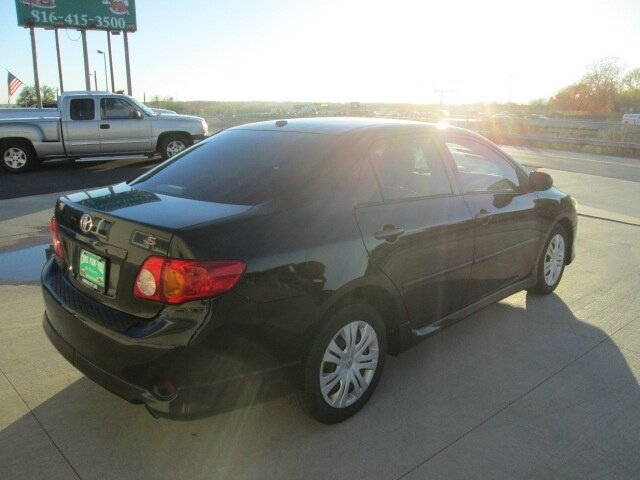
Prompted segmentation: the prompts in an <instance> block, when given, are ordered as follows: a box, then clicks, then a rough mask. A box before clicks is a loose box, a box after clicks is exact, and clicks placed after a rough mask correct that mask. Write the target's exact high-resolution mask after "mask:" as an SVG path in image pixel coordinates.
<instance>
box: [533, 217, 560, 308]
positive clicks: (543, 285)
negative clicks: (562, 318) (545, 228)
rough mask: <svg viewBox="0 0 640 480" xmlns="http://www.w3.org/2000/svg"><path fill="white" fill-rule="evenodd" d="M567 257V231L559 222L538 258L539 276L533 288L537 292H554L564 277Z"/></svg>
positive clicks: (544, 293)
mask: <svg viewBox="0 0 640 480" xmlns="http://www.w3.org/2000/svg"><path fill="white" fill-rule="evenodd" d="M566 258H567V233H566V232H565V229H564V228H563V227H562V225H560V224H557V225H556V226H555V227H553V230H551V234H549V238H548V239H547V243H546V244H545V246H544V250H543V253H542V255H541V257H540V259H539V260H538V278H537V283H536V285H535V286H534V287H533V288H532V289H531V290H532V291H533V292H535V293H540V294H543V295H546V294H548V293H551V292H553V291H554V290H555V289H556V287H557V286H558V284H559V283H560V279H561V278H562V274H563V273H564V266H565V262H566Z"/></svg>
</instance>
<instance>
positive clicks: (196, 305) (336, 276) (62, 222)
mask: <svg viewBox="0 0 640 480" xmlns="http://www.w3.org/2000/svg"><path fill="white" fill-rule="evenodd" d="M576 225H577V219H576V211H575V202H574V201H573V200H572V198H571V197H570V196H569V195H566V194H564V193H562V192H560V191H558V190H557V189H555V188H554V187H553V186H552V180H551V177H550V176H549V175H547V174H545V173H542V172H529V171H528V170H527V169H526V168H524V167H522V166H520V165H519V164H518V163H517V162H515V161H514V160H513V159H511V158H510V157H509V156H508V155H506V154H505V153H504V152H502V151H501V150H500V149H499V148H498V147H496V146H495V145H493V144H492V143H490V142H489V141H488V140H486V139H484V138H483V137H481V136H479V135H477V134H475V133H473V132H469V131H466V130H462V129H458V128H452V127H437V126H434V125H429V124H424V123H419V122H409V121H391V120H380V119H375V120H374V119H312V120H308V119H299V120H280V121H277V122H262V123H256V124H251V125H244V126H241V127H237V128H233V129H230V130H226V131H223V132H221V133H219V134H217V135H215V136H213V137H212V138H210V139H208V140H207V141H205V142H202V143H200V144H198V145H196V146H194V147H192V148H190V149H189V150H187V151H185V152H184V153H182V154H180V155H177V156H176V157H174V158H172V159H170V160H168V161H166V162H164V163H163V164H161V165H159V166H158V167H156V168H155V169H153V170H151V171H150V172H149V173H147V174H145V175H143V176H141V177H139V178H137V179H135V180H133V181H130V182H127V183H122V184H118V185H114V186H111V187H108V188H101V189H96V190H91V191H86V192H80V193H75V194H72V195H67V196H64V197H62V198H60V199H59V200H58V202H57V204H56V206H55V216H54V217H53V219H52V220H51V232H52V243H53V245H52V250H53V252H54V253H53V255H52V256H51V258H50V259H49V260H48V262H47V263H46V265H45V267H44V269H43V272H42V286H43V294H44V300H45V308H46V311H45V315H44V329H45V331H46V333H47V335H48V337H49V339H50V340H51V342H52V343H53V344H54V345H55V346H56V348H57V349H58V350H59V351H60V352H61V353H62V354H63V355H64V356H65V357H66V358H67V359H68V360H69V361H70V362H72V363H73V365H75V366H76V367H77V368H78V369H79V370H80V371H82V372H83V373H85V374H86V375H87V376H88V377H89V378H91V379H93V380H94V381H96V382H97V383H99V384H101V385H103V386H104V387H106V388H107V389H109V390H111V391H112V392H114V393H115V394H117V395H119V396H121V397H123V398H125V399H127V400H129V401H131V402H134V403H144V404H145V405H146V406H147V408H148V409H149V410H150V411H151V412H152V413H153V414H154V415H163V416H167V417H181V416H187V417H188V416H190V415H197V414H200V413H201V412H209V411H211V410H212V409H213V410H215V409H216V405H218V404H220V403H221V402H223V401H224V400H225V399H228V398H229V397H233V396H239V397H242V396H243V395H244V396H247V395H249V396H251V395H254V394H257V391H258V390H264V389H268V387H269V386H270V385H271V384H272V383H273V382H275V380H274V379H275V378H276V375H278V374H279V373H280V372H285V371H286V372H289V373H293V375H294V377H293V378H296V379H297V384H298V385H297V386H298V387H299V388H300V392H301V398H302V399H303V404H304V405H305V406H306V408H307V409H308V411H309V412H310V413H311V415H313V416H314V417H315V418H317V419H318V420H320V421H322V422H327V423H333V422H338V421H341V420H344V419H346V418H348V417H349V416H351V415H353V414H354V413H356V412H357V411H358V410H359V409H360V408H362V406H363V405H364V404H365V403H366V402H367V400H368V399H369V397H370V396H371V395H372V393H373V391H374V390H375V388H376V385H377V383H378V381H379V379H380V375H381V373H382V368H383V365H384V361H385V356H386V354H387V353H389V354H392V355H395V354H398V353H399V352H401V351H402V350H404V349H406V348H408V347H409V346H411V345H412V344H414V343H415V342H416V340H418V339H420V338H422V337H425V336H426V335H429V334H431V333H433V332H436V331H438V330H439V329H441V328H442V327H444V326H445V325H447V324H448V323H450V322H453V321H456V320H458V319H460V318H462V317H465V316H467V315H469V314H470V313H472V312H474V311H476V310H478V309H480V308H482V307H483V306H486V305H487V304H489V303H491V302H495V301H498V300H500V299H502V298H505V297H507V296H508V295H511V294H513V293H514V292H517V291H519V290H522V289H529V290H531V291H535V292H538V293H541V294H546V293H550V292H552V291H553V290H554V289H555V288H556V286H557V285H558V283H559V282H560V279H561V278H562V273H563V271H564V267H565V265H567V264H569V263H571V261H572V260H573V257H574V241H575V236H576ZM289 378H291V377H289ZM258 379H260V380H258ZM249 389H252V390H251V391H250V392H249V391H248V390H249Z"/></svg>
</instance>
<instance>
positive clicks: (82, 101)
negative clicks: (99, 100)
mask: <svg viewBox="0 0 640 480" xmlns="http://www.w3.org/2000/svg"><path fill="white" fill-rule="evenodd" d="M69 116H70V118H71V120H93V119H95V116H96V111H95V103H94V100H93V98H74V99H72V100H71V103H70V105H69Z"/></svg>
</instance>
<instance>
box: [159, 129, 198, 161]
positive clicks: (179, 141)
mask: <svg viewBox="0 0 640 480" xmlns="http://www.w3.org/2000/svg"><path fill="white" fill-rule="evenodd" d="M191 145H193V141H192V140H191V138H190V137H187V136H185V135H167V136H166V137H164V138H163V139H162V141H161V143H160V148H159V150H160V155H162V159H163V160H166V159H167V158H171V157H173V156H174V155H177V154H178V153H180V152H182V151H183V150H186V149H187V148H189V147H190V146H191Z"/></svg>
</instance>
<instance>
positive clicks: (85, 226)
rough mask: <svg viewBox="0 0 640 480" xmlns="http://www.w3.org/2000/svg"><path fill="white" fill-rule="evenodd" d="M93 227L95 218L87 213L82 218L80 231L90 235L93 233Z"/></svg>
mask: <svg viewBox="0 0 640 480" xmlns="http://www.w3.org/2000/svg"><path fill="white" fill-rule="evenodd" d="M91 227H93V218H91V215H89V214H88V213H85V214H84V215H82V217H80V230H82V231H83V232H84V233H89V232H90V231H91Z"/></svg>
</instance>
